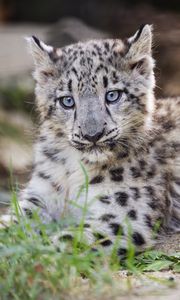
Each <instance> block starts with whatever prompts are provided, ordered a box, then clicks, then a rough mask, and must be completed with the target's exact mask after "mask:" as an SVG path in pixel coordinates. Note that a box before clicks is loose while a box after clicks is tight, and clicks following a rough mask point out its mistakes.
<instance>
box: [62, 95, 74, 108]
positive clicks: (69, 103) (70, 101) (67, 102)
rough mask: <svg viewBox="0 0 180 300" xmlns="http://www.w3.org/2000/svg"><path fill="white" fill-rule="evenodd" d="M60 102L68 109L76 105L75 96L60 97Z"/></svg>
mask: <svg viewBox="0 0 180 300" xmlns="http://www.w3.org/2000/svg"><path fill="white" fill-rule="evenodd" d="M59 102H60V104H61V105H62V106H63V107H64V108H66V109H71V108H73V107H74V105H75V101H74V98H73V97H70V96H64V97H61V98H59Z"/></svg>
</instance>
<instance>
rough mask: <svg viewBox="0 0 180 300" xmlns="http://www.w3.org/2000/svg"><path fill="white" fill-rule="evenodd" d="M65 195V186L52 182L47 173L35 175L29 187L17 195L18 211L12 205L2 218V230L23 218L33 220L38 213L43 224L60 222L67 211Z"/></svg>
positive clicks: (0, 223) (0, 222)
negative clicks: (34, 214) (35, 213)
mask: <svg viewBox="0 0 180 300" xmlns="http://www.w3.org/2000/svg"><path fill="white" fill-rule="evenodd" d="M65 194H66V191H65V189H64V188H63V186H62V185H60V184H59V183H55V182H51V180H50V178H49V176H48V175H45V173H43V172H39V173H35V174H33V176H32V179H31V180H30V182H29V184H28V185H27V187H26V188H25V189H24V190H23V191H22V192H21V193H20V194H19V195H17V199H18V202H17V205H16V208H17V209H15V207H13V205H12V208H11V209H9V210H8V212H7V214H5V215H2V216H1V217H0V228H4V227H9V226H10V225H11V224H12V223H13V222H16V223H17V222H18V218H19V217H21V216H25V217H27V218H31V217H32V216H33V212H37V214H38V216H39V217H40V219H41V221H42V222H43V223H49V222H51V221H58V220H59V219H60V216H61V214H62V213H63V212H64V211H65V210H66V209H67V204H66V201H65ZM17 210H18V216H17Z"/></svg>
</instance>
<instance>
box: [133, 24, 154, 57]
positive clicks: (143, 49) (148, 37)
mask: <svg viewBox="0 0 180 300" xmlns="http://www.w3.org/2000/svg"><path fill="white" fill-rule="evenodd" d="M128 43H129V45H130V48H129V51H128V53H129V54H130V55H131V56H134V57H137V56H143V55H151V48H152V25H148V24H146V25H142V26H141V27H140V28H139V30H138V31H136V33H135V34H134V35H133V36H132V37H130V38H129V39H128Z"/></svg>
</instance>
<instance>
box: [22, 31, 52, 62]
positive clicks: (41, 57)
mask: <svg viewBox="0 0 180 300" xmlns="http://www.w3.org/2000/svg"><path fill="white" fill-rule="evenodd" d="M26 40H27V42H28V48H29V50H30V53H31V54H32V56H33V59H34V63H35V66H36V67H37V66H41V65H42V64H44V63H50V56H51V55H52V53H53V47H51V46H47V45H46V44H45V43H43V42H42V41H40V40H39V39H38V38H37V37H35V36H32V37H27V38H26Z"/></svg>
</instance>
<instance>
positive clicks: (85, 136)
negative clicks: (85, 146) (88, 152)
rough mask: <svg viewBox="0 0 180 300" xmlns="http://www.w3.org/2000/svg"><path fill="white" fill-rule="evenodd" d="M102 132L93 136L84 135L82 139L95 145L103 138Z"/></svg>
mask: <svg viewBox="0 0 180 300" xmlns="http://www.w3.org/2000/svg"><path fill="white" fill-rule="evenodd" d="M103 133H104V130H103V131H101V132H96V133H95V134H92V135H90V134H85V135H84V136H83V137H84V139H86V140H88V141H89V142H92V143H95V142H97V141H98V140H99V139H100V138H101V137H102V136H103Z"/></svg>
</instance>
